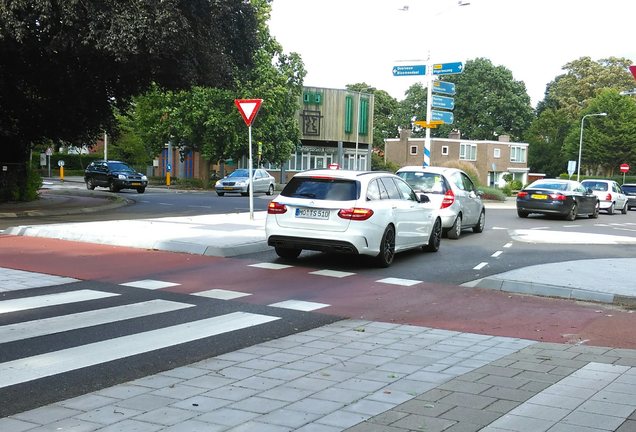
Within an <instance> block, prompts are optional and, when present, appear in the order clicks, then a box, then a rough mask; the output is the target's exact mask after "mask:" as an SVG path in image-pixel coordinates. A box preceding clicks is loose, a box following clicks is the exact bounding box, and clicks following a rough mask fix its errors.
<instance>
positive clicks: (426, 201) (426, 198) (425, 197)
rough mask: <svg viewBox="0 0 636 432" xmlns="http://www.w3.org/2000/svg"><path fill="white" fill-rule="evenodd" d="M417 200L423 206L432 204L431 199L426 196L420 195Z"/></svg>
mask: <svg viewBox="0 0 636 432" xmlns="http://www.w3.org/2000/svg"><path fill="white" fill-rule="evenodd" d="M417 198H418V201H419V202H420V203H422V204H424V203H428V202H431V199H430V198H429V197H428V195H426V194H419V195H418V197H417Z"/></svg>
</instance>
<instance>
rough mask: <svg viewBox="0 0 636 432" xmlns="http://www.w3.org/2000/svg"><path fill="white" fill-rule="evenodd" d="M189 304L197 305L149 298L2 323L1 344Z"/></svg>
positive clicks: (161, 311)
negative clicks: (83, 310) (54, 315)
mask: <svg viewBox="0 0 636 432" xmlns="http://www.w3.org/2000/svg"><path fill="white" fill-rule="evenodd" d="M189 307H194V305H191V304H185V303H177V302H172V301H166V300H150V301H145V302H141V303H134V304H128V305H122V306H114V307H110V308H105V309H97V310H92V311H86V312H79V313H75V314H70V315H61V316H56V317H51V318H44V319H39V320H33V321H26V322H22V323H18V324H9V325H5V326H0V343H6V342H11V341H16V340H20V339H28V338H33V337H37V336H44V335H49V334H54V333H62V332H65V331H69V330H73V329H77V328H84V327H91V326H96V325H100V324H107V323H111V322H116V321H123V320H127V319H131V318H137V317H142V316H147V315H154V314H159V313H163V312H170V311H175V310H179V309H185V308H189Z"/></svg>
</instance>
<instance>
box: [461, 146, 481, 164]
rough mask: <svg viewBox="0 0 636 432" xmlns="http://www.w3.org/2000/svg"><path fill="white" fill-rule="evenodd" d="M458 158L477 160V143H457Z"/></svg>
mask: <svg viewBox="0 0 636 432" xmlns="http://www.w3.org/2000/svg"><path fill="white" fill-rule="evenodd" d="M459 159H461V160H469V161H474V160H477V144H467V143H461V144H460V145H459Z"/></svg>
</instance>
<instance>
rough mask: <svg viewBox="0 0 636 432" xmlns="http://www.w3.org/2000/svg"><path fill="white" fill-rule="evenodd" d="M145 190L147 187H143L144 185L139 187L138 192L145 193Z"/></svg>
mask: <svg viewBox="0 0 636 432" xmlns="http://www.w3.org/2000/svg"><path fill="white" fill-rule="evenodd" d="M144 192H146V188H143V187H140V188H137V193H144Z"/></svg>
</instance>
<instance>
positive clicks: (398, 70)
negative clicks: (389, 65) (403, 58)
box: [393, 65, 426, 76]
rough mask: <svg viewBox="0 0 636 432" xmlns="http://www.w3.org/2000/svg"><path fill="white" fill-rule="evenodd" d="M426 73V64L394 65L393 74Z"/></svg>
mask: <svg viewBox="0 0 636 432" xmlns="http://www.w3.org/2000/svg"><path fill="white" fill-rule="evenodd" d="M413 75H426V65H408V66H393V76H413Z"/></svg>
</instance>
